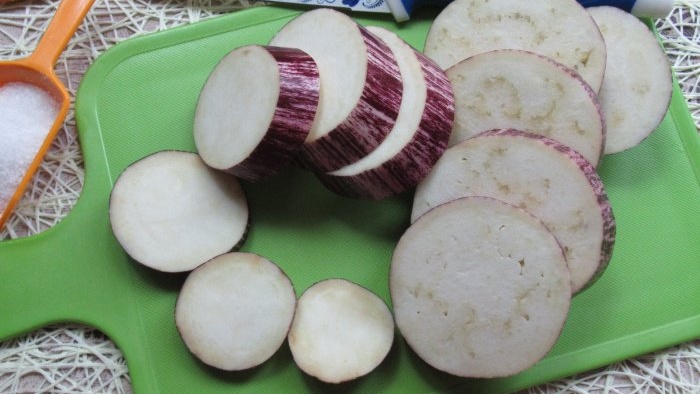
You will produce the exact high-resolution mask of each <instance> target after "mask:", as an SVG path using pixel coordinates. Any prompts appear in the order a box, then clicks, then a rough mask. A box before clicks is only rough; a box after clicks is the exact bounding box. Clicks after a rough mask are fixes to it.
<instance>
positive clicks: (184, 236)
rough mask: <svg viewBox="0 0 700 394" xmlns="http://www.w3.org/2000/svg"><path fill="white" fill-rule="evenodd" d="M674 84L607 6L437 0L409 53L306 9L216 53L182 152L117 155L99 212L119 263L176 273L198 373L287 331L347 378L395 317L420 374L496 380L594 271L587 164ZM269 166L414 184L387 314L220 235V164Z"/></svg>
mask: <svg viewBox="0 0 700 394" xmlns="http://www.w3.org/2000/svg"><path fill="white" fill-rule="evenodd" d="M309 32H313V34H310V33H309ZM671 91H672V78H671V69H670V65H669V63H668V60H667V58H666V56H665V54H664V52H663V50H662V47H661V46H660V45H659V43H658V41H657V40H656V38H655V36H654V34H653V33H652V31H651V30H649V28H648V27H647V25H645V24H644V23H643V22H642V21H640V20H639V19H638V18H636V17H634V16H632V15H631V14H628V13H626V12H624V11H622V10H620V9H617V8H612V7H593V8H583V7H582V6H581V5H580V4H579V3H578V2H576V1H575V0H541V1H536V2H525V1H521V0H456V1H454V2H452V3H450V4H449V5H448V6H447V7H446V8H444V9H443V10H442V11H441V12H440V13H439V14H438V15H437V17H436V18H435V20H434V22H433V23H432V26H431V27H430V29H429V31H428V34H427V38H426V41H425V46H424V50H423V51H422V52H421V51H419V50H417V49H415V48H413V47H412V46H410V45H409V44H408V43H407V42H405V41H404V40H403V39H402V38H401V37H400V36H399V35H397V34H396V33H394V32H392V31H390V30H388V29H386V28H383V27H378V26H365V25H360V24H359V23H357V22H356V21H354V20H353V19H351V18H350V17H349V16H347V15H346V14H344V13H342V12H339V11H335V10H332V9H314V10H311V11H308V12H304V13H301V14H299V15H298V16H296V17H294V18H293V19H292V20H291V21H289V22H288V23H287V24H286V25H284V26H283V27H282V28H281V29H280V30H279V31H278V32H277V33H276V34H275V35H274V37H273V38H272V40H271V41H270V42H269V43H268V44H267V45H257V44H255V45H253V44H251V45H244V46H241V47H238V48H236V49H234V50H232V51H231V52H229V53H227V54H226V56H225V57H223V58H222V59H221V60H220V61H219V62H218V63H217V64H216V66H215V68H214V69H213V70H212V71H211V74H210V75H209V76H208V79H207V80H206V82H205V84H204V86H203V88H202V90H201V93H200V96H199V99H198V101H197V104H196V108H195V109H194V111H195V112H194V124H193V128H192V130H193V137H194V142H195V145H196V150H197V153H192V152H181V151H169V150H164V151H160V152H156V153H153V154H151V155H149V156H147V157H145V158H143V159H141V160H139V161H137V162H135V163H133V164H132V165H130V166H129V167H128V168H127V169H126V170H124V171H123V173H121V175H120V176H119V178H118V179H117V181H116V182H115V184H114V188H113V190H112V193H111V198H110V206H109V209H110V210H109V215H110V220H111V226H112V229H113V232H114V235H115V236H116V238H117V240H118V242H119V243H120V244H121V246H122V247H123V248H124V250H125V251H126V253H128V255H129V256H130V257H131V258H132V259H133V260H135V261H136V262H138V263H140V264H143V265H145V266H147V267H150V268H152V269H155V270H158V271H163V272H189V271H191V272H190V273H189V274H188V276H187V278H186V279H185V282H184V284H183V286H182V289H181V291H180V293H179V295H178V299H177V303H176V308H175V311H174V314H175V324H176V327H177V330H178V332H179V333H180V335H181V337H182V340H183V342H184V344H185V345H186V347H187V348H188V349H189V351H190V352H191V353H192V354H193V355H194V356H195V357H196V358H198V359H200V360H201V361H202V362H204V363H206V364H208V365H210V366H213V367H215V368H220V369H224V370H244V369H248V368H252V367H255V366H257V365H260V364H262V363H263V362H265V361H266V360H268V359H269V358H270V357H271V356H272V355H273V354H275V353H276V352H277V350H278V349H279V348H280V346H281V345H282V344H283V343H284V341H285V340H287V341H288V343H289V346H290V349H291V352H292V356H293V359H294V362H295V364H296V365H297V366H298V367H299V368H300V369H301V370H302V371H303V372H304V373H306V374H308V375H311V376H313V377H315V378H317V379H319V380H321V381H323V382H329V383H340V382H345V381H349V380H352V379H355V378H357V377H360V376H363V375H366V374H368V373H369V372H371V371H372V370H374V369H375V368H376V367H377V366H378V365H380V364H381V363H382V361H383V360H384V359H385V357H386V355H387V354H388V352H389V351H390V349H391V347H392V344H393V342H394V333H395V331H396V332H397V335H401V336H402V337H403V339H404V340H405V342H406V343H407V344H408V345H409V347H410V348H411V349H412V350H413V351H414V352H415V353H416V354H417V355H418V356H419V357H420V358H421V359H422V360H424V361H425V362H426V363H427V364H429V365H431V366H432V367H434V368H436V369H438V370H441V371H444V372H447V373H449V374H453V375H456V376H460V377H478V378H492V377H504V376H509V375H513V374H517V373H519V372H520V371H523V370H525V369H527V368H529V367H531V366H532V365H534V364H535V363H536V362H538V361H539V360H540V359H542V358H543V357H544V356H545V355H546V354H547V353H548V352H549V350H550V349H551V348H552V346H553V345H554V343H555V341H556V340H557V338H558V337H559V335H560V333H561V330H562V327H563V325H564V323H565V321H566V319H567V315H568V313H569V308H570V301H571V299H572V297H573V296H575V295H576V294H578V293H580V292H582V291H584V290H585V289H586V288H588V287H589V286H590V285H591V284H592V283H593V282H594V281H595V280H596V279H597V278H598V277H600V276H601V274H602V273H603V271H604V269H605V268H606V266H607V265H608V262H609V261H610V258H611V255H612V250H613V244H614V242H615V220H614V217H613V212H612V208H611V205H610V203H609V201H608V198H607V195H606V190H605V185H604V184H603V182H602V181H601V179H600V177H599V175H598V173H597V171H596V167H597V165H598V164H599V163H600V161H601V159H602V158H603V156H604V155H607V154H615V153H617V152H621V151H624V150H627V149H631V148H633V147H634V146H636V145H637V144H639V143H640V142H642V141H643V140H644V139H645V138H646V137H647V136H648V135H650V134H651V133H652V132H653V131H654V130H655V129H656V128H657V126H658V125H659V123H660V122H661V120H662V118H663V117H664V115H665V113H666V111H667V109H668V106H669V103H670V99H671ZM288 166H297V167H300V168H302V169H303V171H310V172H311V173H313V174H314V175H315V176H316V177H317V178H318V179H319V181H320V182H321V183H322V184H323V185H324V186H325V187H327V188H328V189H329V190H330V191H332V192H333V193H335V194H338V195H340V196H344V197H348V198H357V199H367V200H382V199H386V198H389V197H392V196H397V195H399V194H404V193H413V195H412V196H413V207H412V213H411V218H410V224H409V225H408V226H407V228H406V229H405V232H404V233H403V235H402V236H401V237H400V239H399V240H398V242H397V244H396V246H395V249H394V251H393V255H392V257H391V262H390V268H389V293H390V297H391V300H390V301H391V305H392V308H391V309H390V308H389V307H388V306H387V304H386V303H385V302H384V301H382V299H381V298H380V297H379V296H378V295H377V294H374V293H373V292H371V291H369V290H367V289H366V288H364V287H362V286H360V285H358V284H356V283H352V282H350V281H348V280H345V279H327V280H324V281H322V282H319V283H316V284H314V285H312V286H311V287H309V288H307V289H305V290H304V291H303V292H302V293H301V295H300V296H297V292H296V290H295V288H294V284H293V283H292V281H291V280H290V278H289V277H288V276H287V275H286V274H285V273H284V272H283V270H282V269H281V268H280V267H279V266H278V265H277V264H276V263H275V262H272V261H270V260H269V259H267V258H265V257H264V256H261V255H258V254H255V253H248V252H246V253H244V252H241V251H239V249H238V248H239V247H240V246H241V245H242V244H243V243H244V241H245V238H246V234H247V229H248V226H249V225H250V223H249V217H248V202H247V200H246V195H245V193H244V191H243V188H242V187H241V185H240V184H239V180H244V181H246V182H264V181H266V180H268V179H269V178H271V177H273V176H275V175H277V174H279V173H280V171H281V170H282V169H284V168H286V167H288ZM283 193H284V191H283V190H280V194H283ZM300 220H302V219H301V218H300ZM348 253H351V251H348Z"/></svg>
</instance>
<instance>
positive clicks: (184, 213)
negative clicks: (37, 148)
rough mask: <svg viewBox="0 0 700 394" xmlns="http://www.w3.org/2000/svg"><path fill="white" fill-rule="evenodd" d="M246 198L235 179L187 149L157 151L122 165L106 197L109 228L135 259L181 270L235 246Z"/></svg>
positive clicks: (242, 230) (243, 225)
mask: <svg viewBox="0 0 700 394" xmlns="http://www.w3.org/2000/svg"><path fill="white" fill-rule="evenodd" d="M248 219H249V214H248V201H247V199H246V196H245V193H244V192H243V189H242V188H241V186H240V184H239V182H238V180H237V179H236V178H235V177H234V176H232V175H230V174H227V173H224V172H221V171H218V170H215V169H213V168H211V167H209V166H207V165H206V164H205V163H204V162H203V161H202V159H201V158H200V157H199V155H197V154H195V153H191V152H181V151H160V152H156V153H153V154H150V155H148V156H146V157H144V158H142V159H140V160H138V161H136V162H134V163H133V164H131V165H130V166H129V167H127V168H126V169H125V170H124V172H122V173H121V174H120V175H119V177H118V178H117V180H116V181H115V183H114V187H113V188H112V192H111V194H110V199H109V220H110V225H111V227H112V231H113V233H114V235H115V237H116V239H117V241H118V242H119V244H120V245H121V246H122V247H123V248H124V250H125V251H126V253H127V254H128V255H129V256H130V257H131V258H133V259H134V260H136V262H138V263H140V264H143V265H145V266H147V267H150V268H153V269H155V270H158V271H163V272H185V271H191V270H192V269H194V268H195V267H197V266H199V265H201V264H203V263H204V262H206V261H208V260H209V259H211V258H213V257H215V256H218V255H219V254H222V253H226V252H229V251H231V250H235V249H237V248H238V247H240V246H241V245H242V243H243V241H244V240H245V238H246V236H247V233H248V231H247V230H248Z"/></svg>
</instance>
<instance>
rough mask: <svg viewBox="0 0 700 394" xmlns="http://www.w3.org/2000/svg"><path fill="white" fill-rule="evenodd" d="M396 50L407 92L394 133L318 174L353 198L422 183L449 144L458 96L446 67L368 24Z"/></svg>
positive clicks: (394, 191) (376, 197)
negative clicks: (351, 159)
mask: <svg viewBox="0 0 700 394" xmlns="http://www.w3.org/2000/svg"><path fill="white" fill-rule="evenodd" d="M367 30H369V31H370V32H371V33H373V34H374V35H376V36H377V37H379V39H381V40H382V41H384V43H385V44H386V45H387V46H388V47H389V48H390V49H391V50H392V51H393V52H394V57H395V58H396V59H397V62H398V65H399V70H400V71H401V79H402V81H403V96H402V99H401V107H400V109H399V114H398V117H397V119H396V123H395V124H394V127H393V129H392V130H391V133H389V135H387V137H386V139H384V141H382V143H381V144H380V145H379V146H378V147H377V148H376V149H375V150H373V151H372V152H371V153H369V154H368V155H367V156H365V157H363V158H362V159H360V160H358V161H356V162H354V163H352V164H349V165H347V166H345V167H343V168H340V169H338V170H336V171H333V172H326V173H320V174H317V175H318V177H319V179H320V180H321V181H322V182H323V183H324V185H326V186H327V187H328V188H329V189H330V190H332V191H334V192H336V193H338V194H340V195H343V196H346V197H351V198H364V199H371V200H380V199H384V198H387V197H391V196H395V195H397V194H400V193H403V192H405V191H407V190H409V189H411V188H413V187H415V186H416V184H417V183H418V182H420V181H421V180H422V179H423V178H424V177H425V176H426V175H427V174H428V172H430V169H431V168H432V166H433V165H434V164H435V162H436V161H437V160H438V159H439V158H440V156H441V155H442V153H443V152H444V151H445V149H446V148H447V142H448V140H449V137H450V133H451V130H452V123H453V120H454V96H453V94H452V86H451V84H450V81H449V80H448V79H447V76H446V75H445V72H444V71H443V70H442V69H441V68H440V67H438V66H437V65H436V64H435V63H434V62H433V61H431V60H430V59H428V58H427V57H425V56H424V55H423V54H421V53H420V52H418V51H416V50H415V49H413V47H411V46H410V45H409V44H408V43H406V42H405V41H404V40H403V39H401V38H400V37H399V36H398V35H397V34H396V33H393V32H391V31H389V30H387V29H384V28H381V27H376V26H368V27H367Z"/></svg>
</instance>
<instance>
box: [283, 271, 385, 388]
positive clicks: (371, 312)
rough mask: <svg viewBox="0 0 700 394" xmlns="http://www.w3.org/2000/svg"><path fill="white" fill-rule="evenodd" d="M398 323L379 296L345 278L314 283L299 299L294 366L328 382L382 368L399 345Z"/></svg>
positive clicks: (291, 333) (291, 340)
mask: <svg viewBox="0 0 700 394" xmlns="http://www.w3.org/2000/svg"><path fill="white" fill-rule="evenodd" d="M394 328H395V326H394V319H393V315H392V314H391V311H390V310H389V307H388V306H387V305H386V304H385V303H384V301H383V300H382V299H381V298H379V297H378V296H377V295H376V294H374V293H373V292H371V291H369V290H368V289H366V288H364V287H362V286H360V285H358V284H356V283H353V282H350V281H348V280H345V279H327V280H324V281H321V282H318V283H315V284H314V285H312V286H311V287H309V288H308V289H306V291H304V293H303V294H302V295H301V297H299V299H298V301H297V309H296V312H295V315H294V321H293V322H292V328H291V329H290V331H289V335H288V342H289V347H290V349H291V351H292V356H293V357H294V362H295V363H296V364H297V366H298V367H299V368H300V369H301V370H302V371H304V372H305V373H306V374H308V375H310V376H313V377H315V378H317V379H318V380H320V381H322V382H326V383H342V382H347V381H350V380H353V379H356V378H358V377H361V376H364V375H367V374H368V373H370V372H371V371H373V370H374V369H375V368H376V367H378V366H379V365H380V364H381V363H382V361H383V360H384V359H385V358H386V356H387V354H388V353H389V350H391V347H392V344H393V341H394Z"/></svg>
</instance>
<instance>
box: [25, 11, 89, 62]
mask: <svg viewBox="0 0 700 394" xmlns="http://www.w3.org/2000/svg"><path fill="white" fill-rule="evenodd" d="M94 2H95V0H63V1H62V2H61V3H60V4H59V5H58V9H56V12H55V13H54V16H53V18H52V19H51V22H50V23H49V26H48V28H47V29H46V32H44V35H43V36H42V37H41V40H40V41H39V44H38V45H37V47H36V50H34V53H32V54H31V55H30V56H29V57H28V58H27V59H26V60H27V63H30V64H32V65H33V66H34V68H36V69H38V70H43V71H44V72H45V73H51V72H52V71H53V66H54V65H55V64H56V61H57V60H58V57H59V56H60V55H61V52H63V50H64V49H65V47H66V45H67V44H68V41H69V40H70V38H71V37H72V36H73V34H74V33H75V31H76V30H77V29H78V26H79V25H80V22H81V21H82V20H83V18H85V15H86V14H87V12H88V11H89V10H90V7H92V3H94Z"/></svg>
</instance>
